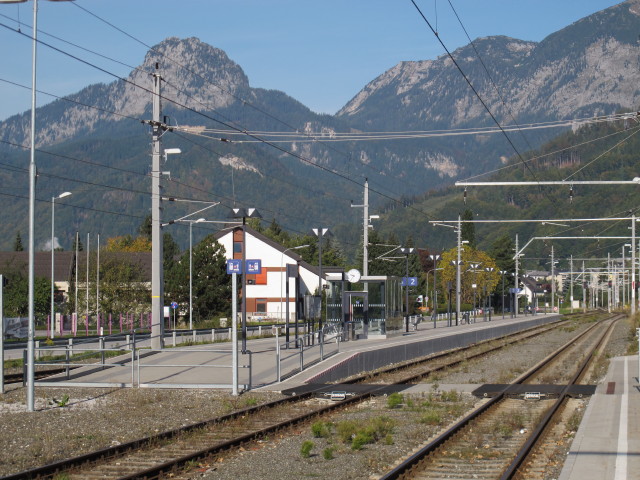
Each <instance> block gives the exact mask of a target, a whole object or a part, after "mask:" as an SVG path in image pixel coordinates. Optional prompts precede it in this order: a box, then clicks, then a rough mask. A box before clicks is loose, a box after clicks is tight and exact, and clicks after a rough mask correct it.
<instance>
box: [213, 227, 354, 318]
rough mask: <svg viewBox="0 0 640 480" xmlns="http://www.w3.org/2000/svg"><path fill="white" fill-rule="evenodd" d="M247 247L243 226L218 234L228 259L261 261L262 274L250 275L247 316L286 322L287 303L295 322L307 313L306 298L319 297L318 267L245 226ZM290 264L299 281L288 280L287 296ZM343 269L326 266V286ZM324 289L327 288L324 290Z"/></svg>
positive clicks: (216, 236)
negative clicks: (328, 280) (333, 275)
mask: <svg viewBox="0 0 640 480" xmlns="http://www.w3.org/2000/svg"><path fill="white" fill-rule="evenodd" d="M245 229H246V232H245V237H246V245H244V243H243V235H242V227H240V226H238V227H234V228H231V229H225V230H223V231H221V232H218V233H217V234H216V235H215V238H216V240H217V241H218V242H219V243H220V244H221V245H222V246H223V247H224V248H225V251H226V257H227V260H230V259H242V252H243V250H245V259H247V260H260V261H261V264H262V272H261V273H260V274H258V275H255V274H248V275H247V297H246V298H247V316H248V318H253V319H264V318H275V319H284V318H285V314H286V310H287V304H288V305H289V320H290V321H293V320H295V318H296V315H297V314H298V315H299V316H298V318H301V316H302V314H303V313H304V298H305V296H310V295H315V294H316V292H317V290H318V273H319V270H318V267H317V266H315V265H311V264H309V263H307V262H305V261H304V260H302V257H301V256H300V255H298V254H297V253H296V252H295V251H294V250H291V249H288V248H286V247H284V246H282V245H280V244H279V243H277V242H275V241H273V240H271V239H270V238H268V237H266V236H265V235H262V234H261V233H259V232H257V231H256V230H254V229H252V228H250V227H248V226H245ZM287 265H290V267H289V271H290V275H291V274H295V275H297V278H295V277H292V278H289V279H288V282H289V296H288V297H287V296H286V290H287V278H286V276H287V275H286V271H287ZM342 270H343V269H342V268H339V267H333V266H325V265H323V266H322V279H321V283H322V285H323V286H324V285H326V284H327V281H326V275H327V274H329V273H335V272H341V271H342ZM323 288H324V287H323Z"/></svg>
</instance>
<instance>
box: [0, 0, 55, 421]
mask: <svg viewBox="0 0 640 480" xmlns="http://www.w3.org/2000/svg"><path fill="white" fill-rule="evenodd" d="M26 1H27V0H0V4H4V3H24V2H26ZM67 1H68V0H67ZM37 37H38V0H33V29H32V30H31V40H32V47H31V133H30V147H29V149H30V159H29V242H28V250H29V297H28V298H29V327H28V339H27V340H28V341H27V357H28V359H27V362H28V369H27V384H28V386H29V388H28V389H27V411H29V412H33V411H34V408H35V406H34V404H35V388H34V381H35V365H34V363H33V359H34V352H35V338H34V335H35V311H34V282H35V272H34V264H35V239H34V235H35V234H34V229H35V205H36V57H37V46H38V38H37Z"/></svg>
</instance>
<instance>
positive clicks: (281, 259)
mask: <svg viewBox="0 0 640 480" xmlns="http://www.w3.org/2000/svg"><path fill="white" fill-rule="evenodd" d="M308 246H309V245H298V246H297V247H289V248H285V249H284V250H283V251H282V256H281V257H280V271H281V272H282V269H283V268H284V254H285V252H287V251H289V250H300V249H301V248H307V247H308ZM287 266H288V264H287ZM284 270H285V271H284V281H285V282H286V284H287V313H286V316H285V320H284V323H285V327H284V329H285V342H286V343H287V348H289V345H288V344H289V269H288V268H286V269H284ZM282 283H283V282H280V315H282ZM297 315H298V312H297V311H296V318H298V316H297ZM297 334H298V328H297V322H296V338H297Z"/></svg>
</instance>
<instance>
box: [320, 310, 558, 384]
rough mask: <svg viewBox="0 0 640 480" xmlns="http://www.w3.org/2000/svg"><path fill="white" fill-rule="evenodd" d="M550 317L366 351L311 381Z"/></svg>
mask: <svg viewBox="0 0 640 480" xmlns="http://www.w3.org/2000/svg"><path fill="white" fill-rule="evenodd" d="M556 319H557V317H553V316H539V317H537V318H533V319H531V320H524V321H521V322H517V323H512V324H508V325H498V326H496V327H493V328H484V329H478V330H473V331H468V332H461V333H457V334H456V335H447V336H444V337H438V338H432V339H428V340H423V341H416V342H407V343H404V344H402V345H395V346H392V347H386V348H380V349H377V350H368V351H362V352H358V353H355V354H354V355H353V356H352V357H350V358H349V361H345V362H342V363H340V364H338V365H336V366H335V367H334V368H332V369H330V370H327V371H325V372H322V373H320V374H319V375H318V376H317V377H315V378H314V380H313V381H314V382H317V383H329V382H333V381H338V380H340V379H342V378H346V377H350V376H352V375H357V374H360V373H362V372H366V371H371V370H375V369H378V368H381V367H383V366H385V365H390V364H392V363H399V362H404V361H407V360H411V359H414V358H418V357H422V356H425V355H430V354H432V353H436V352H441V351H444V350H449V349H452V348H458V347H463V346H466V345H469V344H472V343H478V342H482V341H484V340H491V339H493V338H497V337H500V336H503V335H507V334H510V333H513V332H516V331H519V330H524V329H527V328H530V327H533V326H537V325H541V324H543V323H548V322H552V321H554V320H556Z"/></svg>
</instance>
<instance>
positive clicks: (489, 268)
mask: <svg viewBox="0 0 640 480" xmlns="http://www.w3.org/2000/svg"><path fill="white" fill-rule="evenodd" d="M484 270H485V271H486V272H487V278H488V277H489V274H491V272H493V271H494V270H495V269H494V268H493V267H486V268H485V269H484ZM484 288H485V290H486V288H487V280H485V282H484ZM486 294H487V297H488V299H489V321H491V294H490V293H489V292H488V291H487V292H486Z"/></svg>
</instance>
